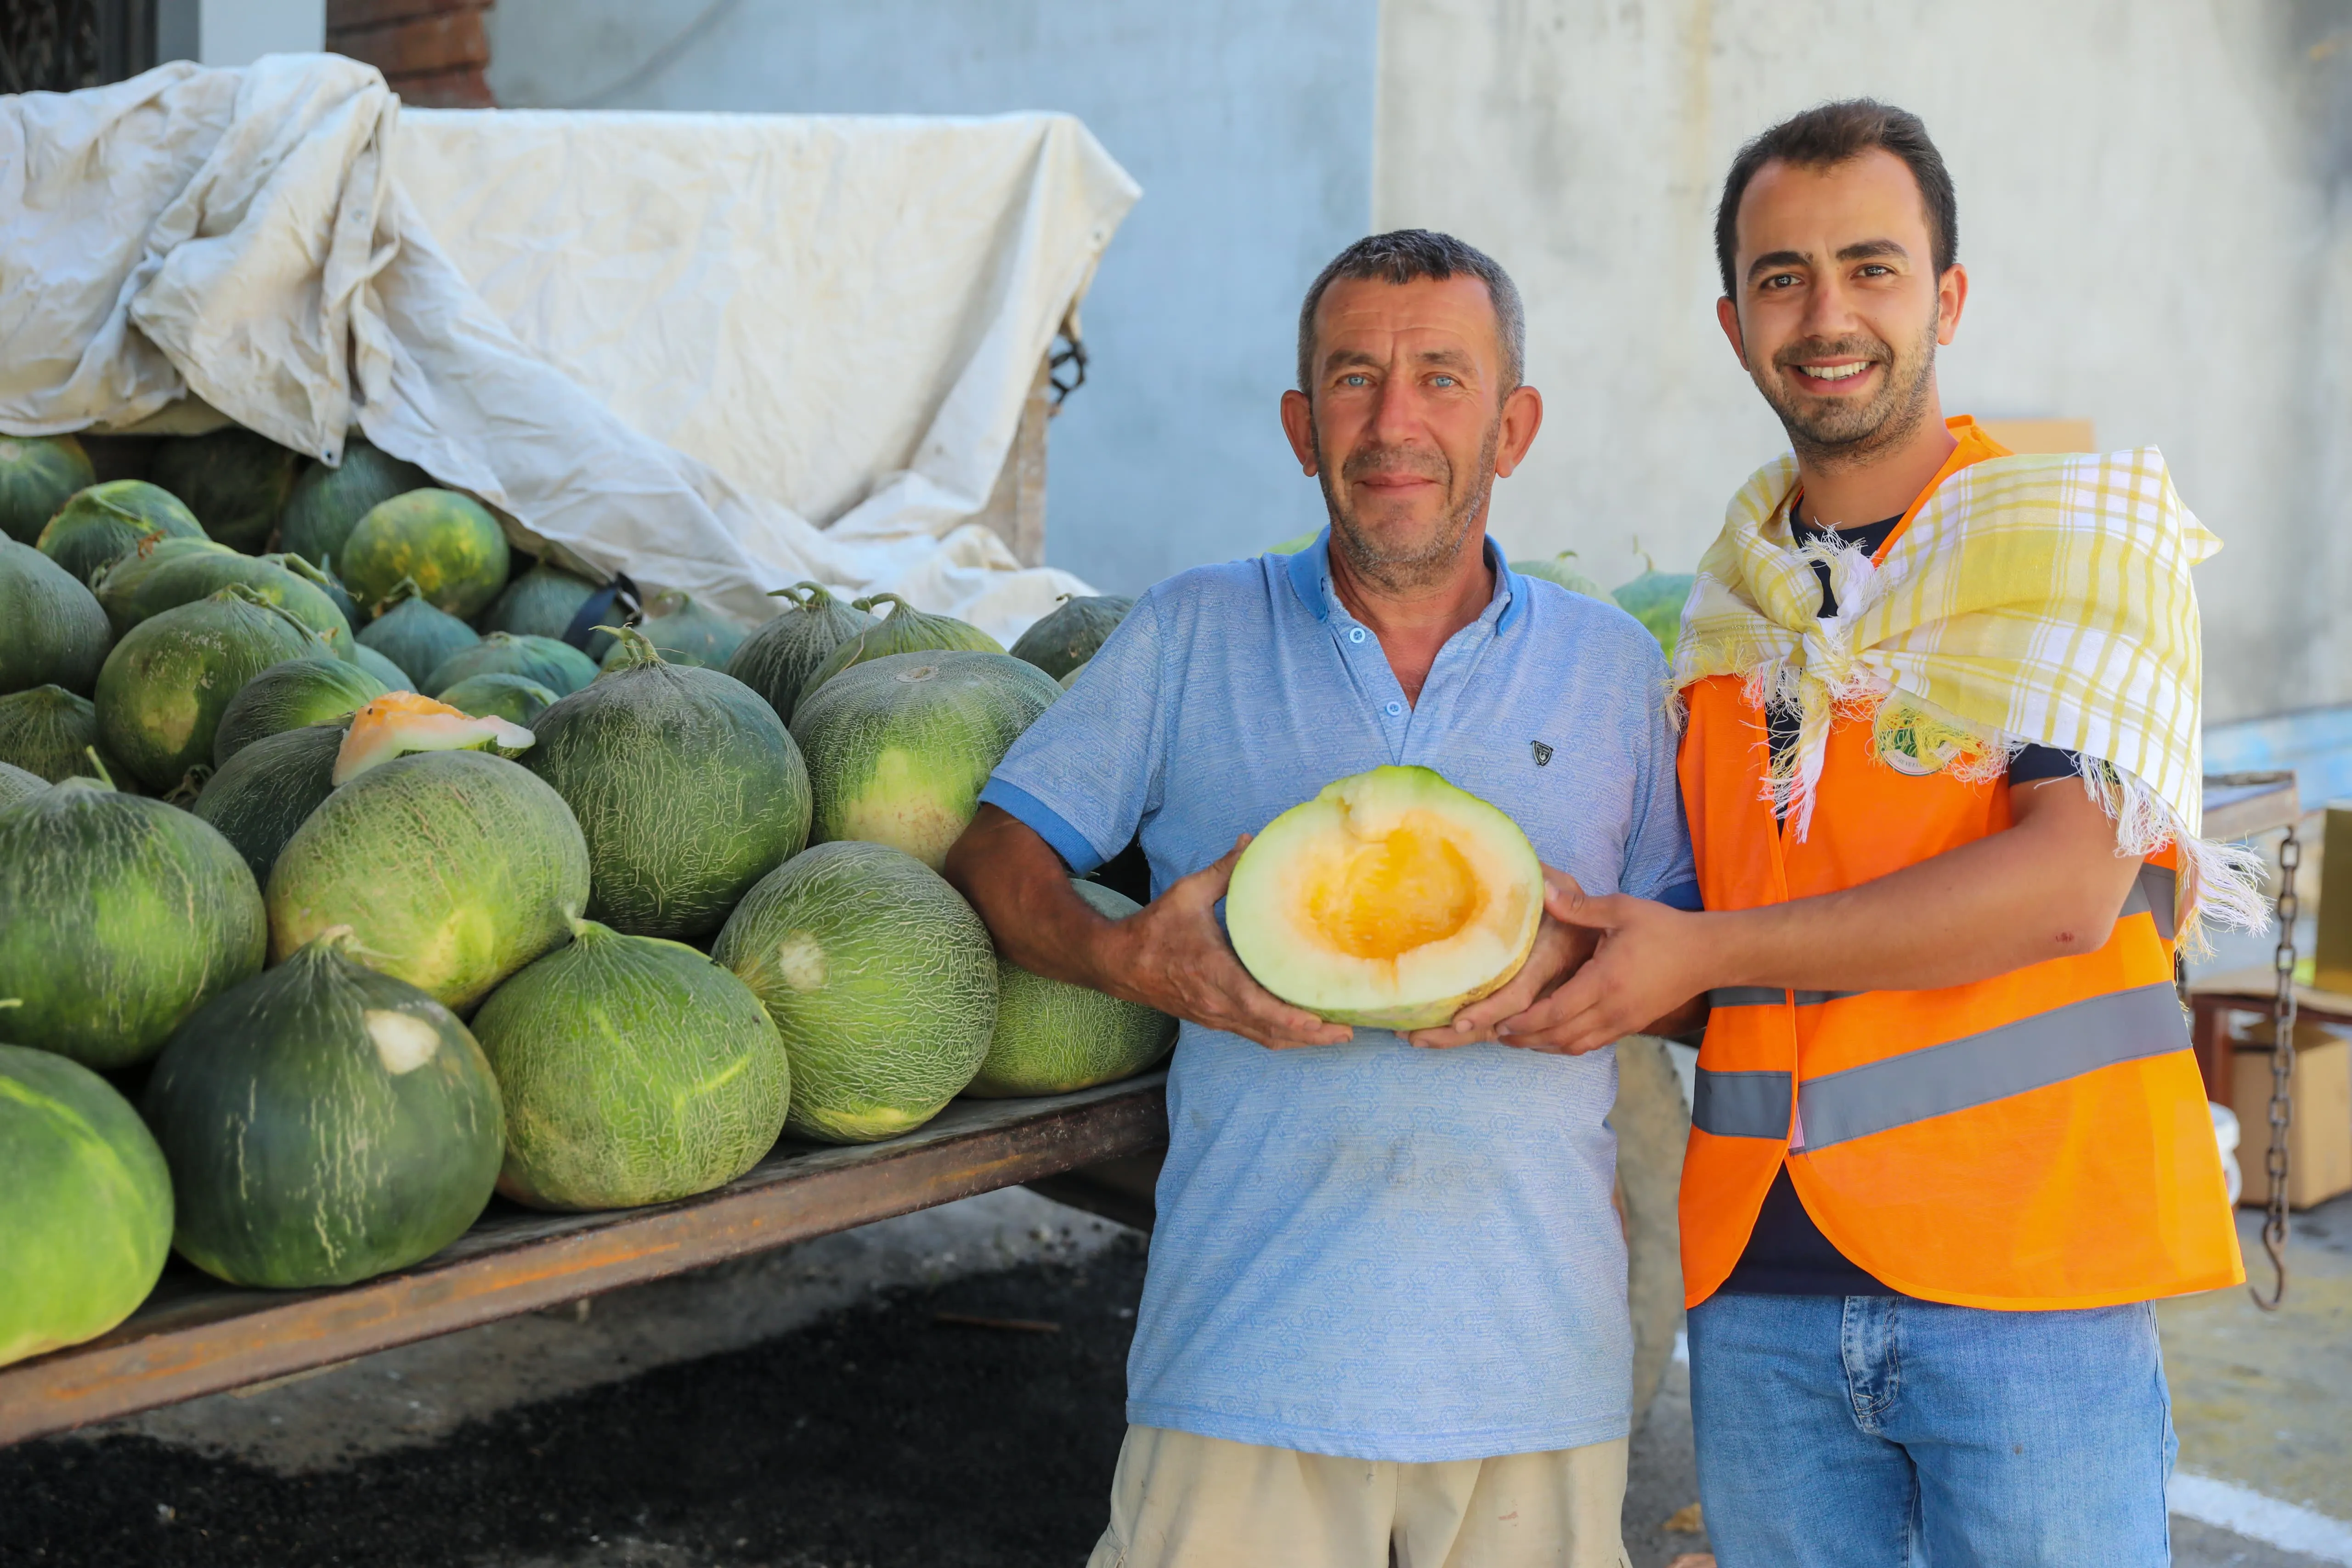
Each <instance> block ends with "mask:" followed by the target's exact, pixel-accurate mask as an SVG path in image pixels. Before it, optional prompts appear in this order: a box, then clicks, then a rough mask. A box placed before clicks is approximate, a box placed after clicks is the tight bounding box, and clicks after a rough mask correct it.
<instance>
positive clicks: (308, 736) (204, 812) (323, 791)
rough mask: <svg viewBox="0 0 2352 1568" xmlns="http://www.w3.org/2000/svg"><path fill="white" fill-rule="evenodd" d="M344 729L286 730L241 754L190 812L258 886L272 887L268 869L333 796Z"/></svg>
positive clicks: (216, 777) (323, 726)
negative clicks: (232, 850)
mask: <svg viewBox="0 0 2352 1568" xmlns="http://www.w3.org/2000/svg"><path fill="white" fill-rule="evenodd" d="M345 728H346V726H344V725H341V724H311V725H308V726H306V727H304V728H302V729H299V730H282V731H278V733H277V734H275V735H266V736H264V737H262V738H261V739H260V740H258V741H256V742H253V743H252V744H251V745H249V746H244V747H241V748H239V749H238V751H237V753H236V755H235V756H233V757H231V758H229V760H228V761H227V762H226V763H222V764H221V766H220V769H219V771H218V772H216V773H214V774H213V776H212V777H211V778H209V779H206V780H205V787H204V790H203V793H201V794H200V795H197V796H196V800H195V804H194V805H191V806H190V807H189V808H188V809H189V810H190V811H193V812H194V813H195V814H196V816H199V817H201V818H203V819H204V820H205V821H206V822H209V823H211V824H212V825H213V826H215V827H216V828H218V829H219V830H220V836H221V837H223V838H226V839H227V840H228V841H229V843H230V844H231V845H233V846H235V847H236V852H237V853H238V854H239V855H241V856H243V857H244V858H245V863H246V865H247V866H248V867H250V868H252V871H253V879H254V881H255V882H256V883H257V884H259V885H260V886H262V887H268V885H269V868H271V867H272V866H275V865H276V864H277V863H278V851H280V850H281V849H284V848H285V847H286V841H287V840H288V839H289V838H291V837H294V830H295V829H296V828H298V827H300V826H302V824H303V823H305V822H307V821H309V820H310V814H311V813H312V812H314V811H316V810H318V809H319V805H320V802H322V801H324V800H325V799H326V798H327V797H328V796H329V795H332V794H333V793H334V792H335V779H334V773H335V753H336V752H338V751H340V750H341V748H342V744H343V731H344V729H345Z"/></svg>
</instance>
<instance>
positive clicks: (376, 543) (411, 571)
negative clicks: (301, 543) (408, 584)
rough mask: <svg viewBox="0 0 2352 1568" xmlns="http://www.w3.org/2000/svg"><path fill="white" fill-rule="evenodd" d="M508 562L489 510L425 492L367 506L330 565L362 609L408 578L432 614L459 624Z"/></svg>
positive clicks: (499, 582) (501, 581) (484, 601)
mask: <svg viewBox="0 0 2352 1568" xmlns="http://www.w3.org/2000/svg"><path fill="white" fill-rule="evenodd" d="M508 564H509V552H508V549H507V536H506V533H505V531H503V530H501V529H500V528H499V522H498V519H496V518H494V517H492V516H491V515H490V513H489V509H488V508H487V507H485V506H483V505H482V503H481V502H479V501H478V500H475V499H474V498H473V497H471V496H468V495H460V494H459V493H458V492H457V491H456V490H445V489H432V488H429V487H428V488H426V489H415V490H408V491H405V492H404V493H403V494H400V495H396V496H394V497H393V498H392V499H391V500H386V501H380V502H378V503H377V504H376V505H375V506H374V507H373V508H371V509H370V510H369V511H368V513H367V515H366V516H365V517H362V518H361V519H360V521H358V523H357V524H355V525H354V526H353V527H352V531H351V534H350V536H349V537H347V538H346V539H345V540H344V541H343V552H342V554H341V556H340V557H339V558H338V559H337V560H336V561H335V563H334V567H335V572H336V574H337V575H338V576H340V577H341V578H342V580H343V582H344V583H345V584H348V585H349V587H350V588H351V591H352V598H354V599H356V600H358V601H359V602H360V603H361V604H362V605H373V604H375V603H377V602H378V601H380V600H382V599H383V598H385V597H387V596H388V595H390V594H391V593H392V591H393V590H394V588H396V587H398V586H399V585H400V583H401V580H402V579H403V578H408V579H412V580H414V581H415V584H416V587H417V591H418V592H419V593H420V594H422V595H424V597H425V600H426V601H427V602H428V603H430V604H431V605H433V606H434V607H435V608H436V609H439V610H443V611H446V612H447V613H448V614H450V615H452V616H457V618H458V619H460V620H463V619H465V618H466V617H467V616H471V615H473V614H475V613H476V612H478V611H479V610H480V609H481V608H482V607H483V606H484V605H488V603H489V602H490V601H491V600H492V599H494V598H496V597H498V593H499V589H500V588H503V587H505V586H506V582H507V567H508ZM425 673H426V674H430V673H431V672H430V671H429V670H428V671H425Z"/></svg>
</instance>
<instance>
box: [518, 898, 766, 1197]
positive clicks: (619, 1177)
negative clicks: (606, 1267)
mask: <svg viewBox="0 0 2352 1568" xmlns="http://www.w3.org/2000/svg"><path fill="white" fill-rule="evenodd" d="M572 930H573V932H574V939H573V941H572V943H571V945H569V946H567V947H562V948H559V949H557V950H556V951H555V952H551V953H549V954H548V955H547V956H546V957H545V958H542V959H541V960H539V961H538V962H537V963H533V964H532V965H531V966H530V968H528V969H525V970H524V971H523V972H522V973H520V974H518V975H516V976H515V977H514V978H513V979H511V980H509V981H508V982H507V983H506V984H503V985H501V986H499V988H498V989H497V990H496V991H494V992H492V993H490V999H489V1000H488V1001H487V1002H485V1003H483V1004H482V1010H481V1011H480V1012H478V1013H477V1014H475V1015H474V1032H475V1034H476V1036H477V1037H478V1038H479V1039H480V1040H481V1042H482V1049H483V1051H484V1053H485V1054H487V1055H488V1058H489V1059H490V1066H491V1068H492V1069H493V1070H494V1071H496V1072H497V1074H498V1079H499V1089H501V1090H503V1091H504V1094H505V1097H506V1107H507V1153H506V1165H505V1169H504V1170H503V1171H502V1172H501V1173H500V1174H499V1191H500V1192H503V1193H504V1194H507V1196H509V1197H510V1198H513V1199H515V1200H516V1201H517V1202H520V1203H526V1204H530V1205H535V1206H537V1207H540V1208H552V1209H602V1208H634V1207H635V1206H637V1205H642V1204H659V1203H669V1202H672V1201H673V1200H675V1199H677V1198H684V1197H691V1196H692V1195H694V1194H696V1193H706V1192H709V1190H710V1189H711V1188H713V1187H718V1186H724V1185H725V1184H727V1183H729V1182H731V1181H733V1180H734V1179H735V1178H736V1177H738V1176H740V1175H741V1174H742V1173H744V1172H746V1171H748V1170H750V1169H751V1167H752V1166H753V1165H755V1164H757V1163H759V1162H760V1158H761V1155H763V1154H765V1153H766V1152H768V1150H769V1148H770V1147H771V1146H772V1145H773V1144H774V1142H775V1141H776V1134H777V1133H778V1132H779V1131H782V1127H783V1124H784V1108H785V1105H786V1103H787V1102H788V1101H789V1100H790V1099H791V1097H792V1067H791V1064H790V1061H789V1060H788V1058H786V1056H785V1054H784V1046H783V1042H782V1040H781V1039H780V1038H778V1037H777V1034H776V1026H775V1025H774V1024H773V1023H772V1022H771V1021H770V1019H769V1017H768V1015H767V1012H766V1010H765V1009H763V1008H762V1007H761V1005H760V1000H759V998H758V997H756V996H754V995H752V994H751V991H750V990H749V989H747V988H746V987H745V985H744V984H743V983H742V982H741V981H740V980H738V979H736V978H735V976H734V975H732V974H730V973H728V972H727V971H726V970H724V969H721V968H720V967H719V965H717V964H715V963H712V962H711V961H710V960H709V959H708V958H705V957H704V956H703V955H702V954H700V953H698V952H695V950H694V949H692V948H690V947H688V946H686V945H685V944H684V943H682V942H664V941H660V940H657V939H656V938H652V937H642V936H626V935H624V934H622V933H621V932H619V931H613V930H610V929H608V928H607V927H604V926H602V925H599V924H597V923H596V922H595V921H578V922H576V923H575V924H574V926H573V928H572Z"/></svg>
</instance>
